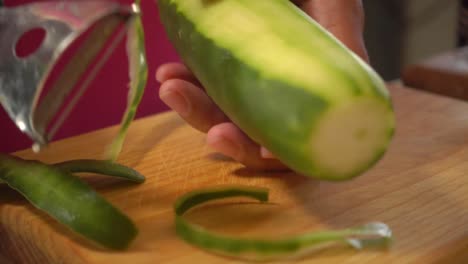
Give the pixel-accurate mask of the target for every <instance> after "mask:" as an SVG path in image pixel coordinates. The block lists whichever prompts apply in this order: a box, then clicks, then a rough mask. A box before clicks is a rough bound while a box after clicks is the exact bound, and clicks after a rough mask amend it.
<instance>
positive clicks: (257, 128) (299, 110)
mask: <svg viewBox="0 0 468 264" xmlns="http://www.w3.org/2000/svg"><path fill="white" fill-rule="evenodd" d="M200 1H201V0H200ZM277 1H278V4H281V5H284V3H285V2H286V1H282V0H277ZM178 2H180V0H158V1H157V3H158V6H159V10H160V17H161V21H162V23H163V25H164V27H165V28H166V32H167V35H168V37H169V39H170V41H171V42H172V44H173V45H174V47H175V48H176V50H177V52H178V53H179V55H180V57H181V58H182V60H183V61H184V63H185V64H186V65H187V66H188V67H189V68H190V69H191V70H192V71H193V73H194V74H195V76H197V78H198V79H199V80H200V82H201V83H202V84H203V86H204V88H205V89H206V92H207V94H208V95H209V96H210V97H211V98H212V99H213V100H214V102H215V103H216V104H217V105H218V106H219V107H220V108H221V109H222V110H223V111H224V112H225V113H226V115H227V116H228V117H229V118H230V119H231V120H232V121H233V122H234V123H235V124H236V125H238V126H239V127H240V128H241V129H242V130H243V131H244V132H246V133H247V135H249V136H250V137H251V138H252V139H253V140H255V141H256V142H257V143H259V144H261V145H263V146H265V147H266V148H267V149H269V150H270V151H271V152H272V153H274V154H275V155H276V156H277V157H278V158H279V159H280V160H281V161H282V162H283V163H285V164H286V165H288V166H289V167H290V168H291V169H293V170H295V171H296V172H299V173H301V174H304V175H307V176H312V177H315V178H320V179H324V180H343V179H350V178H352V177H355V176H357V175H359V174H361V173H362V172H363V171H365V170H366V169H368V168H369V167H371V166H372V165H373V164H375V163H376V162H377V161H378V160H380V158H381V157H382V155H383V154H384V153H385V148H383V149H382V150H379V151H378V152H376V154H375V157H374V159H372V160H370V161H368V163H366V164H363V165H362V167H361V168H360V169H358V170H356V171H354V172H352V173H350V174H347V175H332V174H330V173H327V172H324V171H321V170H320V169H319V167H318V166H316V164H314V159H313V157H311V154H310V150H309V148H308V147H309V146H308V144H307V142H308V141H309V139H310V134H311V131H313V130H314V126H315V125H316V124H317V122H316V121H318V120H319V118H320V117H321V115H322V114H323V113H324V112H326V111H327V110H328V109H330V108H332V107H333V106H334V102H333V101H330V100H327V99H325V98H322V97H321V96H319V95H316V94H314V93H313V92H312V91H308V90H305V89H301V88H300V87H299V88H298V87H297V86H295V85H294V84H290V83H289V82H288V81H285V80H283V79H282V78H271V77H265V76H262V74H261V69H258V68H254V67H252V66H249V65H247V64H246V63H245V62H243V61H242V60H240V59H238V58H237V57H236V56H234V54H233V52H232V51H230V50H228V49H225V48H223V47H220V46H219V45H217V43H216V40H213V39H209V38H208V37H207V36H205V35H204V34H202V33H201V32H199V31H198V30H197V24H196V21H191V20H190V19H189V18H187V17H185V16H184V14H183V13H181V12H179V10H178V4H179V3H178ZM207 4H208V5H209V4H210V3H207ZM285 6H286V5H285ZM285 11H291V10H285ZM220 23H222V22H221V21H220ZM317 37H320V38H329V40H330V45H332V46H336V47H334V48H336V49H337V50H338V52H342V53H343V51H345V49H341V48H340V45H337V44H338V43H337V42H336V41H335V40H333V39H332V38H331V37H328V35H327V34H325V33H323V32H322V34H321V35H318V36H317ZM245 41H253V40H248V39H246V40H245ZM340 49H341V50H340ZM345 52H348V51H345ZM348 53H349V55H348V56H349V57H350V56H352V55H351V53H350V52H348ZM341 55H342V54H341ZM311 56H312V55H311ZM317 57H318V56H317ZM316 59H318V60H320V59H321V58H316ZM332 63H333V62H330V61H324V62H323V65H324V67H328V68H330V67H331V68H330V69H334V70H335V71H336V74H337V77H339V78H344V79H346V80H348V83H349V90H352V93H353V94H354V96H356V97H359V96H368V97H375V98H378V99H379V100H381V101H382V104H385V105H388V108H389V109H391V108H392V105H391V102H390V99H389V95H388V93H387V92H386V89H385V88H384V87H382V86H383V82H381V80H380V78H379V77H378V76H377V75H376V74H375V73H374V72H373V71H372V70H371V69H370V68H369V67H367V66H366V65H364V64H363V63H362V61H359V60H358V59H356V60H355V63H354V65H353V66H354V67H356V68H358V69H360V70H361V71H360V72H361V73H362V74H363V75H365V76H366V78H367V80H368V83H369V85H371V86H373V88H372V90H371V92H368V91H362V90H361V89H360V87H359V86H357V84H356V82H354V81H353V80H354V75H352V74H347V73H346V72H345V70H344V69H343V67H342V66H339V62H335V63H336V67H335V68H333V65H332ZM265 67H268V66H267V65H265ZM354 71H355V70H354ZM360 78H362V76H360ZM329 88H330V89H333V87H329ZM324 89H327V88H324ZM292 102H293V103H292ZM389 111H391V110H389ZM298 124H299V125H298ZM392 136H393V129H390V130H389V131H388V140H389V141H390V138H391V137H392Z"/></svg>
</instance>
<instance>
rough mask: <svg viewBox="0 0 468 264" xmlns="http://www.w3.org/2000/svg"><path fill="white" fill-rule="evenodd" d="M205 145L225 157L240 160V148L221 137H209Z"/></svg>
mask: <svg viewBox="0 0 468 264" xmlns="http://www.w3.org/2000/svg"><path fill="white" fill-rule="evenodd" d="M207 144H208V145H209V146H211V147H212V148H214V149H215V150H216V151H219V152H221V153H222V154H224V155H226V156H229V157H231V158H233V159H235V160H239V159H240V155H241V148H240V147H239V146H238V145H237V144H236V143H234V142H232V141H231V140H229V139H226V138H224V137H221V136H218V137H209V138H208V139H207Z"/></svg>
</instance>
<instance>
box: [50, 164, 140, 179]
mask: <svg viewBox="0 0 468 264" xmlns="http://www.w3.org/2000/svg"><path fill="white" fill-rule="evenodd" d="M54 166H55V167H57V168H59V169H61V170H64V171H67V172H70V173H81V172H88V173H97V174H103V175H108V176H114V177H118V178H123V179H126V180H130V181H134V182H137V183H142V182H144V181H145V176H143V175H142V174H140V173H139V172H138V171H136V170H134V169H132V168H129V167H126V166H123V165H120V164H117V163H115V162H110V161H107V160H70V161H65V162H61V163H57V164H54Z"/></svg>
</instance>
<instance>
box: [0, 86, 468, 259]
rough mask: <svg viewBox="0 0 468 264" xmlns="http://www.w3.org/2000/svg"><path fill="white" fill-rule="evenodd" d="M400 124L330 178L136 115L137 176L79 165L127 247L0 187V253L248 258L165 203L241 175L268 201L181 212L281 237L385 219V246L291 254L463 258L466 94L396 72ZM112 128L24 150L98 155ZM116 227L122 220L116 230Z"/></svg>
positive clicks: (467, 238)
mask: <svg viewBox="0 0 468 264" xmlns="http://www.w3.org/2000/svg"><path fill="white" fill-rule="evenodd" d="M391 92H392V96H393V98H394V104H395V108H396V112H397V132H396V136H395V139H394V141H393V143H392V145H391V147H390V149H389V151H388V152H387V154H386V155H385V157H384V159H383V160H381V162H379V163H378V164H377V166H375V167H374V168H372V169H371V170H369V171H368V172H367V173H365V174H364V175H362V176H360V177H358V178H356V179H354V180H352V181H348V182H342V183H330V182H320V181H317V180H314V179H310V178H306V177H303V176H300V175H296V174H294V173H291V172H276V173H267V172H255V171H250V170H248V169H245V168H244V167H243V166H242V165H240V164H238V163H236V162H232V161H230V160H229V159H225V158H224V157H222V156H219V155H217V154H215V153H214V152H213V151H212V150H210V149H208V148H207V147H206V145H205V142H204V140H205V137H204V134H202V133H199V132H197V131H195V130H194V129H192V128H190V127H189V126H187V125H186V124H185V123H184V122H183V121H181V120H180V119H179V118H178V117H177V116H176V115H175V114H173V113H165V114H161V115H157V116H151V117H148V118H144V119H141V120H138V121H136V122H134V124H133V125H132V126H131V129H130V132H129V136H128V141H127V143H126V145H125V148H124V151H123V153H122V155H121V158H120V160H119V161H120V162H121V163H123V164H126V165H129V166H132V167H134V168H135V169H137V170H139V171H140V172H142V173H143V174H144V175H146V177H147V181H146V183H144V184H142V185H132V184H129V183H127V182H123V181H120V180H115V179H111V178H106V177H101V176H95V175H83V176H82V177H83V178H85V179H86V180H87V181H88V182H89V184H91V185H92V186H93V187H94V188H96V189H97V190H98V191H99V192H100V193H102V194H103V195H104V196H105V197H106V198H107V199H108V200H109V201H111V202H112V203H113V204H114V205H116V206H117V207H119V208H121V209H122V210H123V211H124V212H125V213H126V214H128V215H129V216H130V217H131V218H132V219H133V220H134V221H135V222H136V224H137V225H138V228H139V230H140V234H139V236H138V237H137V239H136V240H135V241H134V243H133V244H132V246H131V248H129V249H128V250H127V251H125V252H109V251H106V250H103V249H100V248H97V247H95V246H93V245H91V244H89V243H88V242H87V241H84V240H82V239H81V238H79V237H77V236H76V235H74V234H73V233H71V232H69V231H68V230H67V229H66V228H64V227H62V226H61V225H59V224H57V223H56V222H55V221H54V220H52V219H51V218H49V217H48V216H47V215H45V214H43V213H41V212H39V211H38V210H36V209H34V208H32V207H31V206H29V205H28V204H27V203H26V202H25V201H24V200H23V199H22V198H21V197H20V196H19V195H17V194H16V193H14V192H13V191H10V190H9V189H7V188H5V187H0V255H4V256H6V257H7V258H9V259H10V260H11V261H12V262H13V263H77V264H78V263H79V264H82V263H86V264H91V263H92V264H97V263H112V264H120V263H245V262H242V261H236V260H233V259H229V258H224V257H220V256H214V255H211V254H208V253H206V252H204V251H203V250H200V249H198V248H195V247H192V246H191V245H188V244H187V243H185V242H184V241H182V240H180V239H179V238H177V237H176V235H175V232H174V224H173V220H174V217H173V211H172V204H173V202H174V201H175V199H176V198H177V197H178V196H180V195H182V194H184V193H185V192H188V191H191V190H193V189H197V188H201V187H206V186H213V185H219V184H246V185H252V186H263V187H268V188H270V189H271V204H267V205H258V204H256V203H232V201H224V202H219V203H213V204H210V205H209V206H202V207H200V208H197V209H195V210H193V211H192V212H191V213H190V214H189V215H188V217H189V218H190V219H191V220H192V221H195V222H197V223H199V224H202V225H204V226H206V227H209V228H211V229H213V230H215V231H218V232H221V233H225V234H235V235H239V236H247V235H249V236H252V235H255V236H265V237H275V236H276V237H277V236H281V235H286V234H297V233H301V232H305V231H311V230H320V229H330V228H343V227H348V226H354V225H360V224H363V223H366V222H370V221H382V222H385V223H387V224H388V225H390V227H391V228H392V229H393V232H394V236H395V241H394V243H393V245H392V247H391V248H389V249H388V250H372V249H371V250H363V251H355V250H352V249H348V248H331V249H326V250H323V251H319V252H316V253H314V254H311V255H309V256H307V257H305V258H302V259H299V260H297V263H425V264H426V263H468V104H467V103H463V102H461V101H457V100H453V99H450V98H446V97H440V96H436V95H433V94H429V93H424V92H420V91H416V90H412V89H406V88H402V87H400V86H399V85H398V84H394V85H392V87H391ZM115 133H116V128H115V127H113V128H109V129H104V130H100V131H96V132H93V133H90V134H86V135H81V136H78V137H74V138H69V139H66V140H63V141H59V142H56V143H53V144H52V145H51V146H50V148H48V149H47V150H45V151H44V152H42V153H40V155H36V154H33V153H32V152H31V151H29V150H25V151H21V152H19V153H16V154H17V155H18V156H21V157H23V158H30V159H40V160H42V161H45V162H58V161H63V160H68V159H77V158H102V157H103V153H104V151H105V146H106V145H107V144H108V143H109V142H110V141H111V140H112V137H113V136H114V135H115ZM116 232H118V230H116Z"/></svg>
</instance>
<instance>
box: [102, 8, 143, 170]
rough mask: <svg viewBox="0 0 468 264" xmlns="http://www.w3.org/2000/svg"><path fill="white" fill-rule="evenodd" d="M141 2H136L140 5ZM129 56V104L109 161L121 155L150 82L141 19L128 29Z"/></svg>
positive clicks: (136, 20)
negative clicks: (129, 129) (147, 84)
mask: <svg viewBox="0 0 468 264" xmlns="http://www.w3.org/2000/svg"><path fill="white" fill-rule="evenodd" d="M139 3H140V1H136V3H135V4H136V5H139ZM127 55H128V64H129V65H128V66H129V75H130V86H129V94H128V104H127V109H126V110H125V114H124V116H123V118H122V122H121V124H120V129H119V131H118V134H117V137H116V138H115V139H114V141H113V142H112V144H111V145H110V148H109V153H108V156H109V159H110V160H111V161H115V160H116V159H117V157H118V155H119V154H120V152H121V150H122V147H123V144H124V141H125V136H126V134H127V131H128V128H129V127H130V124H131V123H132V121H133V119H134V118H135V115H136V112H137V110H138V106H139V104H140V102H141V99H142V97H143V94H144V91H145V87H146V82H147V80H148V64H147V61H146V52H145V35H144V30H143V24H142V21H141V17H140V16H137V17H136V18H134V19H133V20H132V21H131V22H130V24H129V27H128V34H127Z"/></svg>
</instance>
